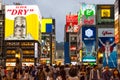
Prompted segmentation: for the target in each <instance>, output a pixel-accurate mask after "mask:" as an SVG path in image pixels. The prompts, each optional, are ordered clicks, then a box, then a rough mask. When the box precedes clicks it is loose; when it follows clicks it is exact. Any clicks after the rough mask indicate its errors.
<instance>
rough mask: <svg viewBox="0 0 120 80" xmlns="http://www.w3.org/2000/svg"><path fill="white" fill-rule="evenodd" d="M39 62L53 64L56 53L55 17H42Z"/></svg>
mask: <svg viewBox="0 0 120 80" xmlns="http://www.w3.org/2000/svg"><path fill="white" fill-rule="evenodd" d="M41 32H42V42H41V55H40V62H41V64H44V63H45V64H46V63H47V64H49V63H51V64H53V63H54V61H55V54H56V37H55V19H52V18H43V19H42V28H41Z"/></svg>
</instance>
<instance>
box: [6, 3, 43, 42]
mask: <svg viewBox="0 0 120 80" xmlns="http://www.w3.org/2000/svg"><path fill="white" fill-rule="evenodd" d="M5 13H6V14H5V40H39V39H40V31H41V30H40V20H41V15H40V12H39V8H38V6H36V5H6V6H5Z"/></svg>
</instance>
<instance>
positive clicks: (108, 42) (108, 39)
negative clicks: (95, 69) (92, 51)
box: [98, 28, 117, 68]
mask: <svg viewBox="0 0 120 80" xmlns="http://www.w3.org/2000/svg"><path fill="white" fill-rule="evenodd" d="M101 32H102V33H101ZM104 33H105V34H104ZM114 40H115V39H114V28H99V29H98V41H99V44H98V45H99V47H98V50H99V51H100V52H101V53H103V66H107V65H108V66H109V67H110V68H116V67H117V48H116V44H115V42H114Z"/></svg>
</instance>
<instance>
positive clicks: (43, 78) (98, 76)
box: [0, 65, 120, 80]
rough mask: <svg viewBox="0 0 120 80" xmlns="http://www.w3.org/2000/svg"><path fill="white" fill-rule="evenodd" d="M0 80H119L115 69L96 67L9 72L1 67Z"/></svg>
mask: <svg viewBox="0 0 120 80" xmlns="http://www.w3.org/2000/svg"><path fill="white" fill-rule="evenodd" d="M0 80H120V73H119V70H118V69H117V68H114V69H110V68H109V67H108V66H105V67H104V68H98V66H97V65H94V66H90V65H54V66H51V65H39V66H24V67H21V68H17V67H14V68H13V69H9V70H7V69H6V67H2V66H1V67H0Z"/></svg>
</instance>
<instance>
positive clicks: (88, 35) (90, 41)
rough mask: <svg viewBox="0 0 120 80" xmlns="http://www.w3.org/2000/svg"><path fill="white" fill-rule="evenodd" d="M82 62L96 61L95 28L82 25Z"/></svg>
mask: <svg viewBox="0 0 120 80" xmlns="http://www.w3.org/2000/svg"><path fill="white" fill-rule="evenodd" d="M82 41H83V54H82V55H83V57H82V61H83V62H96V28H95V27H93V26H89V27H86V26H83V27H82Z"/></svg>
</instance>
